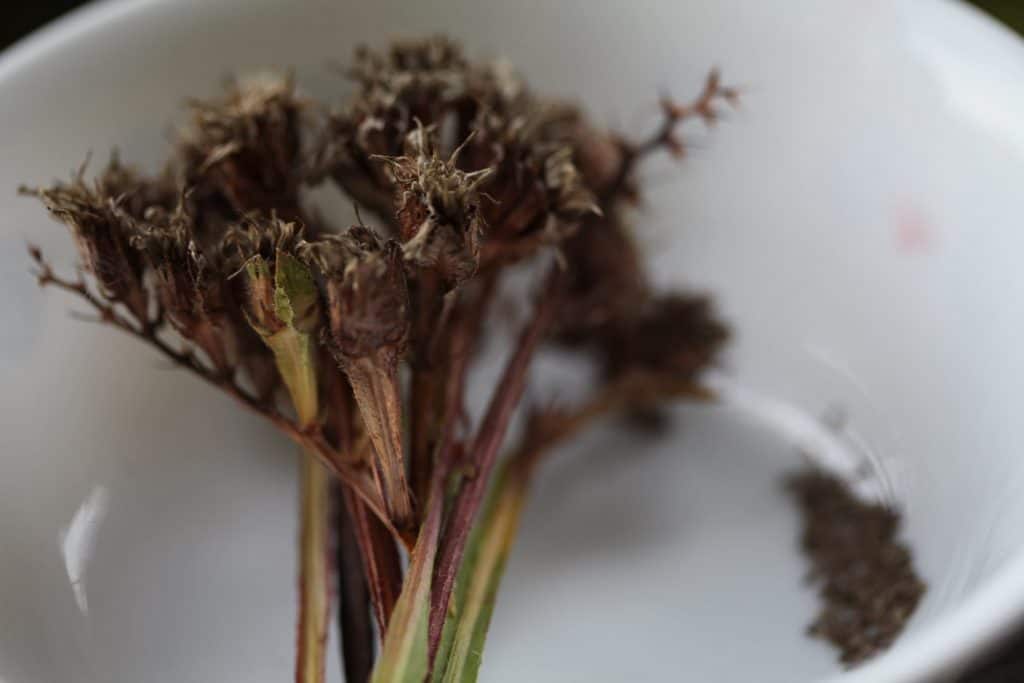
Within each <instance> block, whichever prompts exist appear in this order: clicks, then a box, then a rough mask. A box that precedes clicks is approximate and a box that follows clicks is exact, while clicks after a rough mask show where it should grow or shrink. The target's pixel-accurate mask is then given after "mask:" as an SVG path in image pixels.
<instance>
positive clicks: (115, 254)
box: [22, 156, 168, 324]
mask: <svg viewBox="0 0 1024 683" xmlns="http://www.w3.org/2000/svg"><path fill="white" fill-rule="evenodd" d="M84 174H85V167H84V166H83V167H82V169H80V170H79V172H78V173H76V174H75V176H74V177H73V178H72V180H71V182H69V183H57V184H56V185H54V186H52V187H50V188H38V189H29V188H22V192H23V193H25V194H30V195H34V196H36V197H38V198H39V199H41V200H42V202H43V204H44V205H45V206H46V208H47V210H48V211H49V212H50V214H51V215H52V216H54V217H55V218H56V219H57V220H58V221H60V222H61V223H64V224H65V225H67V226H68V228H69V230H70V231H71V235H72V237H73V238H74V241H75V245H76V246H77V247H78V252H79V256H80V258H81V262H82V266H83V268H84V269H85V270H86V272H88V273H90V274H91V275H93V277H95V278H96V282H97V284H98V285H99V288H100V291H101V293H102V294H103V296H104V297H106V298H107V299H108V300H110V301H111V302H115V303H122V304H124V305H125V306H126V307H127V308H128V310H129V311H130V312H131V314H132V315H133V316H134V317H135V318H136V320H138V321H139V322H141V323H144V324H148V318H149V295H148V294H147V292H146V288H145V283H144V281H143V277H144V268H145V263H144V259H143V257H142V255H141V254H139V253H138V251H137V250H136V249H135V248H133V247H132V246H131V239H132V234H133V227H134V223H133V214H134V215H141V214H142V213H144V211H145V208H146V207H145V204H146V203H148V202H150V201H152V202H154V203H155V204H159V203H160V202H164V201H166V199H167V195H168V191H167V187H166V185H165V182H166V181H165V179H160V180H149V179H146V178H144V177H143V176H141V175H140V174H138V173H137V172H135V171H134V170H132V169H129V168H126V167H124V166H122V165H121V164H120V162H119V161H118V159H117V157H116V156H115V157H113V158H112V159H111V161H110V163H109V164H108V166H107V167H106V169H105V170H104V171H103V172H102V173H101V174H100V175H99V177H98V178H97V179H96V180H95V181H94V182H93V183H92V184H90V183H87V182H86V181H85V177H84ZM129 212H130V213H129Z"/></svg>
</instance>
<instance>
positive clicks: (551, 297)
mask: <svg viewBox="0 0 1024 683" xmlns="http://www.w3.org/2000/svg"><path fill="white" fill-rule="evenodd" d="M560 282H561V272H560V271H559V270H554V271H553V272H552V274H551V276H550V277H548V278H547V279H546V281H545V285H544V289H543V295H542V296H541V297H540V298H539V299H538V303H537V307H536V309H535V310H534V314H533V318H532V319H531V320H530V321H529V323H528V324H527V326H526V327H525V328H524V329H523V331H522V332H521V333H520V336H519V339H518V341H517V343H516V347H515V351H514V352H513V354H512V357H511V358H509V360H508V363H507V365H506V366H505V371H504V373H503V375H502V377H501V381H500V382H499V383H498V386H497V388H496V389H495V392H494V394H493V395H492V397H491V402H490V404H489V405H488V408H487V413H486V414H485V415H484V419H483V421H482V422H481V424H480V427H479V429H478V431H477V434H476V437H475V438H474V439H473V442H472V446H471V448H470V450H469V458H468V462H467V464H468V465H469V466H470V467H471V468H472V472H471V474H470V475H469V476H468V477H467V478H466V480H465V481H464V483H463V486H462V489H461V490H460V491H459V493H458V495H457V496H456V499H455V503H454V504H453V507H452V511H451V513H450V515H449V517H448V521H447V524H446V525H445V533H444V535H443V537H442V543H441V548H440V554H439V556H438V564H437V570H436V573H435V580H434V585H433V591H432V600H431V613H430V629H429V647H430V650H429V651H430V658H431V660H433V657H434V655H436V654H437V647H438V645H439V644H440V642H441V631H442V629H443V627H444V619H445V615H446V614H447V611H448V601H449V599H450V598H451V593H452V588H453V587H454V585H455V576H456V574H458V569H459V564H460V563H461V562H462V555H463V552H464V551H465V548H466V541H467V540H468V538H469V532H470V530H471V529H472V526H473V520H474V519H475V517H476V513H477V510H479V508H480V504H481V503H482V502H483V499H484V493H485V492H486V489H487V482H488V479H489V477H490V474H491V471H492V470H493V469H494V463H495V461H496V460H497V455H498V449H499V448H500V447H501V444H502V443H503V442H504V440H505V434H506V432H507V431H508V427H509V424H510V423H511V420H512V415H513V413H514V412H515V409H516V406H517V405H518V404H519V399H520V398H521V397H522V395H523V390H524V389H525V387H526V376H527V369H528V368H529V364H530V361H531V359H532V358H533V353H534V351H535V350H536V349H537V346H538V345H539V344H540V341H541V339H542V338H543V336H544V334H545V333H546V332H547V330H548V327H549V326H550V324H551V322H552V321H553V320H554V317H555V312H556V310H557V308H558V307H557V302H558V301H559V298H560V297H559V296H558V292H559V291H560Z"/></svg>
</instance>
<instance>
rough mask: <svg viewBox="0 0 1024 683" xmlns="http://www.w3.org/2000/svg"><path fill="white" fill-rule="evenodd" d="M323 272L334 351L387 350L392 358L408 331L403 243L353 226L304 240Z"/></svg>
mask: <svg viewBox="0 0 1024 683" xmlns="http://www.w3.org/2000/svg"><path fill="white" fill-rule="evenodd" d="M304 252H305V254H306V255H307V258H309V259H310V260H311V261H312V262H313V263H315V264H316V265H317V266H318V267H319V269H320V271H321V272H322V274H323V279H324V283H325V284H324V286H325V296H326V301H327V309H328V318H329V331H330V339H329V343H330V346H331V348H332V350H333V351H334V352H335V355H337V356H339V357H342V358H359V357H364V356H368V355H372V354H374V353H378V352H386V353H387V354H388V355H389V356H393V357H394V358H395V359H396V360H397V359H398V358H399V357H401V355H402V354H403V353H404V351H405V344H406V341H407V340H408V336H409V293H408V287H407V285H406V278H405V268H404V266H403V265H402V252H401V247H399V245H398V244H397V243H395V242H392V241H388V242H382V241H381V240H380V239H379V238H378V237H377V236H376V235H375V234H374V233H373V231H371V230H370V229H368V228H365V227H362V226H353V227H351V228H349V230H348V231H347V232H346V233H345V234H343V235H340V236H337V237H328V238H324V239H323V240H319V241H317V242H314V243H307V244H306V245H304Z"/></svg>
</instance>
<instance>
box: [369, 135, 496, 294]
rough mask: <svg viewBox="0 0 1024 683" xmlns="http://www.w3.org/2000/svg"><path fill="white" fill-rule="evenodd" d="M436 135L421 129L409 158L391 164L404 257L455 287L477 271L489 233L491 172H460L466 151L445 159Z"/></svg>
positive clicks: (409, 141)
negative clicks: (485, 192) (486, 190)
mask: <svg viewBox="0 0 1024 683" xmlns="http://www.w3.org/2000/svg"><path fill="white" fill-rule="evenodd" d="M435 135H436V132H435V131H434V130H433V129H431V128H423V127H420V128H417V129H416V130H415V131H413V132H412V133H410V134H409V136H408V138H407V140H406V153H405V154H404V155H403V156H400V157H387V158H386V161H387V162H388V163H389V165H390V167H391V173H392V176H393V179H394V184H395V188H396V193H397V196H396V201H395V203H396V205H397V216H398V224H399V235H400V237H401V239H402V242H403V244H402V253H403V254H404V256H405V258H406V259H407V260H409V261H411V262H412V263H415V264H416V265H418V266H420V267H423V268H430V269H434V270H436V271H437V273H438V274H439V275H440V276H441V279H442V280H443V281H444V282H445V283H446V284H447V285H448V286H449V287H454V286H456V285H458V284H459V283H461V282H462V281H464V280H466V279H468V278H469V277H471V276H472V275H473V274H474V273H475V272H476V268H477V263H478V262H479V259H480V241H481V239H482V237H483V232H484V224H483V221H482V220H481V218H480V192H479V187H480V185H481V184H482V183H484V182H485V181H486V180H487V178H488V177H489V176H490V175H491V169H482V170H479V171H474V172H472V173H466V172H465V171H461V170H459V169H458V167H457V166H456V159H457V158H458V155H459V152H460V150H461V148H460V149H456V150H455V151H454V152H452V154H451V156H450V157H449V158H447V159H443V158H441V157H440V156H439V155H438V153H437V142H436V139H435Z"/></svg>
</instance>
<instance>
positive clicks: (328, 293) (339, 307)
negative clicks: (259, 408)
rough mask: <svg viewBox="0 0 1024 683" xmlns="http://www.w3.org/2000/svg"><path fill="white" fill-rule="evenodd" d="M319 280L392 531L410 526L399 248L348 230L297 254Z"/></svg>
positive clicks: (405, 328) (332, 343)
mask: <svg viewBox="0 0 1024 683" xmlns="http://www.w3.org/2000/svg"><path fill="white" fill-rule="evenodd" d="M305 250H306V254H307V257H308V258H309V260H310V261H311V262H313V263H315V264H316V265H317V266H318V267H319V269H320V271H321V273H322V275H323V279H324V288H325V297H326V302H327V314H328V330H329V334H328V335H327V344H328V347H329V348H330V350H331V352H332V353H333V355H334V357H335V359H336V360H337V362H338V365H339V367H341V369H342V370H343V371H344V372H345V374H346V375H347V376H348V379H349V383H350V384H351V385H352V392H353V394H354V395H355V398H356V403H357V404H358V407H359V413H360V415H361V416H362V419H363V425H364V426H365V428H366V431H367V434H368V435H369V437H370V441H371V443H372V444H373V449H374V455H375V457H374V458H373V466H374V475H375V477H376V479H377V485H378V486H379V487H380V489H381V492H382V493H383V497H384V500H385V504H386V505H387V506H388V512H389V514H390V515H391V518H392V520H393V521H394V523H395V525H396V526H397V527H399V528H400V529H409V528H411V525H412V524H413V523H414V519H415V517H414V512H413V501H412V496H411V494H410V492H409V486H408V484H407V482H406V476H405V451H404V448H403V437H402V429H403V426H402V395H401V390H400V388H399V385H398V363H399V360H400V359H401V358H402V356H403V355H404V353H405V347H406V343H407V341H408V338H409V324H410V322H409V293H408V287H407V284H406V277H405V267H404V265H403V262H402V250H401V247H400V246H399V245H398V244H397V243H396V242H393V241H389V242H384V243H382V242H381V241H380V239H379V238H378V237H377V236H376V235H375V234H374V233H373V232H372V231H371V230H369V229H368V228H365V227H362V226H354V227H352V228H349V230H348V231H347V232H346V233H345V234H344V235H341V236H339V237H333V238H324V239H322V240H320V241H318V242H315V243H312V244H308V245H306V246H305Z"/></svg>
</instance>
